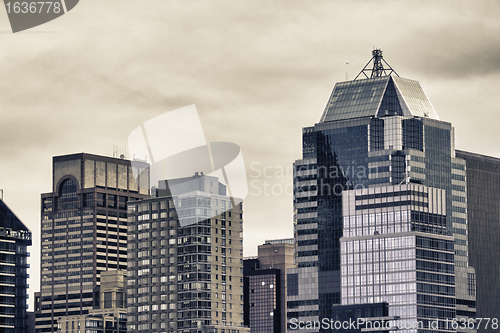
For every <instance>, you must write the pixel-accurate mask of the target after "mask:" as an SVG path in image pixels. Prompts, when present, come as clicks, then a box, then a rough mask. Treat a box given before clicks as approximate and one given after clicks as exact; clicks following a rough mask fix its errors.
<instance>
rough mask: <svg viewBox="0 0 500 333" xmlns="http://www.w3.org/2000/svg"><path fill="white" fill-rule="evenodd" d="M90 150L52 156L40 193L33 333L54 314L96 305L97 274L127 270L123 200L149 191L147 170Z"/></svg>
mask: <svg viewBox="0 0 500 333" xmlns="http://www.w3.org/2000/svg"><path fill="white" fill-rule="evenodd" d="M136 165H137V170H135V175H138V181H136V180H135V177H134V170H133V168H132V166H131V162H130V161H128V160H125V159H118V158H111V157H104V156H97V155H91V154H84V153H80V154H72V155H64V156H56V157H54V158H53V169H52V181H53V183H52V192H51V193H45V194H42V200H41V201H42V202H41V216H42V228H41V232H42V239H41V276H40V280H41V281H40V282H41V283H40V285H41V295H40V311H38V312H37V314H36V331H37V332H54V331H56V330H57V318H58V317H64V316H74V315H84V314H88V313H89V310H91V309H93V308H99V285H100V273H101V272H102V271H107V270H108V269H112V270H116V269H120V270H126V269H127V202H128V201H129V200H137V199H142V198H145V197H147V196H148V195H149V168H148V164H147V163H140V162H137V163H136Z"/></svg>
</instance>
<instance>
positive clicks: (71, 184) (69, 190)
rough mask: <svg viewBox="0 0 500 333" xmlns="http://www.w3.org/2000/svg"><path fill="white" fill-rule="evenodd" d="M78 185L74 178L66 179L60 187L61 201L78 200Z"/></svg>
mask: <svg viewBox="0 0 500 333" xmlns="http://www.w3.org/2000/svg"><path fill="white" fill-rule="evenodd" d="M76 190H77V186H76V182H75V181H74V180H73V179H66V180H65V181H64V182H63V183H62V184H61V187H60V188H59V202H68V201H75V200H78V195H77V193H76Z"/></svg>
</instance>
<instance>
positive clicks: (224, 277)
mask: <svg viewBox="0 0 500 333" xmlns="http://www.w3.org/2000/svg"><path fill="white" fill-rule="evenodd" d="M175 185H177V186H178V187H177V189H176V191H172V192H174V193H182V194H178V195H175V196H172V195H171V194H170V193H171V192H170V189H172V186H175ZM180 188H182V190H180ZM156 195H157V197H153V198H149V199H144V200H141V201H134V202H129V204H128V213H129V216H128V289H127V290H128V313H127V325H128V331H130V332H133V331H140V332H144V333H148V332H151V333H152V332H160V331H161V332H179V333H243V332H248V329H247V328H245V327H244V326H243V261H242V259H243V219H242V215H243V211H242V205H241V204H238V205H236V206H233V202H232V198H231V197H228V196H227V195H226V187H225V186H224V185H223V184H221V183H219V182H218V179H217V178H216V177H211V176H205V175H203V174H201V175H200V174H196V175H194V176H193V177H186V178H182V179H177V180H169V181H168V186H167V184H166V182H160V184H159V190H158V191H157V192H156ZM176 208H177V209H176Z"/></svg>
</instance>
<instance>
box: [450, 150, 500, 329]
mask: <svg viewBox="0 0 500 333" xmlns="http://www.w3.org/2000/svg"><path fill="white" fill-rule="evenodd" d="M457 157H460V158H463V159H464V160H465V162H466V174H467V216H468V219H469V223H468V226H469V229H468V233H469V261H470V263H471V265H472V266H473V267H474V268H475V269H476V298H477V300H476V307H477V317H478V318H497V319H498V313H500V280H499V279H498V278H497V277H498V275H499V272H500V158H495V157H491V156H485V155H480V154H475V153H470V152H466V151H459V150H457ZM471 287H472V286H471ZM485 322H486V321H485ZM494 327H495V326H493V328H492V326H491V325H488V327H487V326H486V325H485V323H484V322H483V323H482V325H481V324H480V325H479V328H478V332H494V331H496V330H495V328H494Z"/></svg>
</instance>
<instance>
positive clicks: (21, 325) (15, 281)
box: [0, 199, 31, 333]
mask: <svg viewBox="0 0 500 333" xmlns="http://www.w3.org/2000/svg"><path fill="white" fill-rule="evenodd" d="M28 246H31V231H30V230H29V229H28V228H27V227H26V226H25V225H24V224H23V223H22V222H21V220H19V218H18V217H17V216H16V215H15V214H14V212H12V210H10V208H9V207H8V206H7V205H6V204H5V202H4V201H3V199H2V200H0V328H1V330H2V332H5V333H27V332H28V331H27V330H28V316H27V314H26V308H27V302H26V301H27V299H28V294H27V290H28V284H27V279H28V273H27V269H28V267H29V265H28V263H27V258H28V256H29V253H28Z"/></svg>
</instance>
